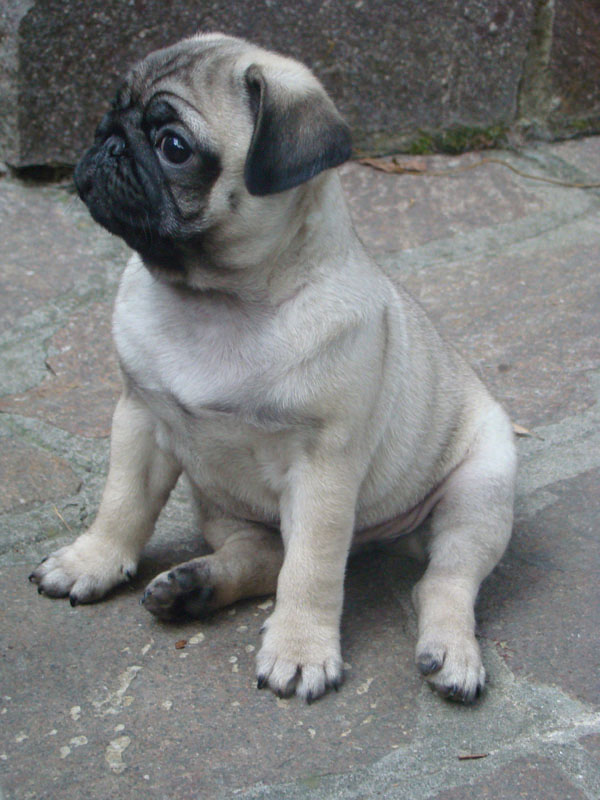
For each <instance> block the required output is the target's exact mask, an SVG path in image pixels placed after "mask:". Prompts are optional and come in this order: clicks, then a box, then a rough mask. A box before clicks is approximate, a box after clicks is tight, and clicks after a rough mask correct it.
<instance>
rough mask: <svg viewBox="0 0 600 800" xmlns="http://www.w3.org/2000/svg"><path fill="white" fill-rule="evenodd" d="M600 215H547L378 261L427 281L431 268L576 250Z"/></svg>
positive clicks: (593, 209) (590, 210)
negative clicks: (569, 248) (557, 249)
mask: <svg viewBox="0 0 600 800" xmlns="http://www.w3.org/2000/svg"><path fill="white" fill-rule="evenodd" d="M599 215H600V205H594V206H588V207H586V208H584V209H582V210H581V211H580V212H578V213H577V214H573V213H572V212H569V213H567V212H565V211H563V210H555V211H543V212H540V213H538V214H532V215H529V216H528V217H526V218H525V219H522V220H517V221H513V222H504V223H500V224H498V225H493V226H489V227H486V228H479V229H478V230H477V231H473V232H471V233H459V234H456V235H455V236H452V237H448V238H445V239H435V240H434V241H432V242H427V243H426V244H423V245H421V246H419V247H414V248H408V249H406V250H397V251H392V252H389V253H385V254H381V255H378V256H377V261H378V262H379V263H380V264H383V265H387V266H389V267H393V268H395V269H399V270H400V274H401V275H407V274H418V275H423V276H424V277H426V271H427V269H429V268H431V267H437V266H442V265H446V266H448V267H451V266H456V265H461V266H465V265H466V264H468V262H469V261H473V260H480V259H484V258H494V257H496V256H499V255H502V256H503V257H505V258H507V257H513V258H514V257H518V256H521V257H524V256H531V255H535V254H536V253H537V252H544V251H546V250H548V249H549V248H550V249H552V248H553V247H555V246H556V245H557V244H560V245H561V246H563V247H564V246H572V247H576V246H577V245H579V244H581V242H582V241H585V238H584V237H585V236H587V237H588V239H589V238H590V235H591V236H592V237H593V236H594V235H595V233H596V231H597V229H598V220H597V217H598V216H599ZM548 240H550V241H548ZM592 240H593V239H592Z"/></svg>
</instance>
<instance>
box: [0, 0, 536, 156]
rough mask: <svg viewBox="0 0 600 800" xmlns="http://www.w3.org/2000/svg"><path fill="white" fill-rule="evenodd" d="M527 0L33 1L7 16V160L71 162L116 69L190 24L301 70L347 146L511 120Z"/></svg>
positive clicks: (523, 46) (100, 108)
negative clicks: (15, 22) (311, 75)
mask: <svg viewBox="0 0 600 800" xmlns="http://www.w3.org/2000/svg"><path fill="white" fill-rule="evenodd" d="M532 8H533V0H524V1H523V2H521V3H518V4H514V3H511V2H509V0H494V2H484V1H483V0H469V2H468V3H465V2H463V0H443V1H442V2H439V0H438V1H436V2H432V0H429V2H416V0H415V1H414V2H410V3H371V2H363V1H362V0H359V1H357V2H352V3H347V2H343V0H331V2H327V3H323V2H321V0H303V2H301V3H291V2H290V3H273V2H271V0H259V2H256V3H253V4H252V6H251V7H250V6H248V5H247V4H245V3H230V2H225V0H204V2H202V3H198V2H193V3H191V2H185V3H178V4H177V5H176V10H175V7H174V6H173V5H171V4H169V6H167V7H165V4H164V3H163V2H157V0H135V2H128V3H123V2H109V3H107V2H106V0H90V2H86V3H85V4H82V3H78V2H75V1H74V0H69V2H64V0H37V2H34V3H33V5H32V7H31V8H30V9H29V10H28V11H27V13H26V14H24V16H23V17H22V19H21V21H20V26H19V30H18V50H19V74H18V85H19V100H18V102H19V125H18V127H19V131H20V134H21V137H20V144H19V150H18V153H17V154H13V155H7V156H5V158H7V159H9V160H10V163H11V164H14V165H16V166H25V165H31V164H47V163H67V164H72V163H74V162H75V160H76V159H77V157H78V155H80V154H81V152H82V150H83V149H84V148H85V146H87V144H88V143H89V141H90V139H91V136H92V132H93V129H94V126H95V125H96V123H97V122H98V120H99V118H100V116H101V114H102V113H103V110H104V109H105V108H106V107H107V104H108V102H109V100H110V98H111V96H112V93H113V92H114V90H115V89H116V87H117V85H118V81H119V76H120V75H121V74H122V73H123V71H124V69H125V68H126V67H127V66H128V65H130V64H132V63H133V62H135V61H137V60H138V59H139V58H140V57H142V56H144V55H145V54H146V53H148V52H149V51H150V50H153V49H155V48H158V47H164V46H165V45H167V44H171V43H173V42H174V41H176V40H177V39H179V38H181V37H183V36H185V35H190V34H191V33H194V32H196V31H197V30H199V29H200V30H206V31H209V30H223V31H224V32H226V33H231V34H235V35H239V36H244V37H246V38H249V39H251V40H253V41H256V42H257V43H259V44H262V45H265V46H267V47H270V48H272V49H278V50H280V51H281V52H283V53H286V54H288V55H292V56H295V57H297V58H300V59H301V60H303V61H305V62H306V63H307V64H308V65H309V66H311V67H312V68H314V70H315V71H316V73H317V75H318V76H319V77H320V78H321V79H322V80H323V82H324V83H325V85H326V87H327V88H328V89H329V90H330V92H331V93H332V95H333V97H334V99H335V100H336V101H337V103H338V104H339V107H340V109H341V110H342V112H343V113H344V114H345V115H346V116H347V118H348V120H349V121H350V123H351V125H352V127H353V129H354V135H355V141H356V144H357V146H358V147H363V148H364V147H369V148H370V149H373V148H376V149H377V148H382V147H383V148H384V149H387V150H388V151H389V150H390V148H391V146H392V143H393V142H394V141H396V142H398V141H400V139H402V138H403V136H404V135H406V134H409V135H410V136H413V137H414V135H415V133H416V131H417V130H418V129H419V128H433V129H436V128H448V127H450V126H453V125H457V124H460V125H470V126H483V127H487V126H490V125H493V124H498V123H509V122H511V121H512V120H513V119H514V116H515V112H516V106H517V91H518V85H519V78H520V66H521V63H522V61H523V58H524V55H525V49H526V46H527V41H528V37H529V30H530V23H531V18H532Z"/></svg>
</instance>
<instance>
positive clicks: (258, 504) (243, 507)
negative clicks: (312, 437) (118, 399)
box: [142, 392, 308, 522]
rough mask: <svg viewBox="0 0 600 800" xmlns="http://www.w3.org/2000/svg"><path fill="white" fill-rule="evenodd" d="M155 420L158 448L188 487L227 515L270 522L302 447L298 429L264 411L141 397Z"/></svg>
mask: <svg viewBox="0 0 600 800" xmlns="http://www.w3.org/2000/svg"><path fill="white" fill-rule="evenodd" d="M142 395H143V396H144V399H145V401H146V404H147V405H148V406H149V407H150V408H151V410H152V411H153V413H154V415H155V418H156V419H157V422H158V425H157V439H158V443H159V446H161V447H162V448H163V449H165V450H167V451H171V452H174V453H175V455H176V457H177V459H178V461H179V462H180V463H181V465H182V467H183V468H184V470H185V472H186V473H187V475H188V477H189V478H190V480H191V481H192V483H193V484H194V485H195V486H196V487H197V488H198V489H200V490H201V492H203V493H205V494H206V495H207V496H209V497H210V498H211V499H212V500H213V501H214V502H217V503H218V504H220V505H221V506H223V507H225V508H228V509H230V510H231V511H232V512H233V513H236V514H240V515H245V516H248V517H254V518H260V519H262V520H263V521H265V522H272V521H275V520H276V519H277V517H278V513H279V498H280V495H281V493H282V491H283V490H284V488H285V486H286V482H287V478H288V474H289V472H290V469H291V467H292V465H293V464H294V462H295V461H296V460H297V459H298V457H299V456H300V454H301V453H302V452H303V451H304V450H305V448H306V447H307V445H308V441H307V439H308V436H307V435H305V434H304V433H303V432H302V429H301V428H300V429H299V428H298V427H296V426H293V425H286V424H285V423H284V420H283V419H282V418H278V417H275V416H273V412H272V410H269V409H268V408H262V409H261V408H260V407H258V408H256V409H254V410H252V411H249V410H248V409H243V408H241V407H236V406H235V405H230V406H229V407H225V406H222V407H217V406H209V405H206V406H202V405H196V406H194V407H193V408H184V407H183V406H182V404H181V403H180V401H179V400H178V399H177V398H175V397H174V396H172V395H171V396H168V395H164V394H163V395H156V394H155V393H153V392H142Z"/></svg>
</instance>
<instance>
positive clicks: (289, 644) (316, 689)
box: [256, 610, 343, 703]
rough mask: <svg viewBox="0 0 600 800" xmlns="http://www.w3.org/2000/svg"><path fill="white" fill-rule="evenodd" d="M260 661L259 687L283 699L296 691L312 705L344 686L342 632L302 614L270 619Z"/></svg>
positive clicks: (257, 665)
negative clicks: (317, 622) (341, 651)
mask: <svg viewBox="0 0 600 800" xmlns="http://www.w3.org/2000/svg"><path fill="white" fill-rule="evenodd" d="M263 630H264V639H263V645H262V647H261V649H260V651H259V653H258V656H257V658H256V675H257V679H258V682H257V686H258V688H259V689H262V688H264V687H267V686H268V687H269V688H270V689H272V691H274V692H275V694H277V695H279V696H280V697H287V696H289V695H291V694H294V692H295V693H296V694H297V695H298V696H299V697H302V698H303V699H304V700H306V702H307V703H311V702H312V701H313V700H316V699H317V698H318V697H320V696H321V695H322V694H324V693H325V692H326V691H327V689H328V688H330V687H331V688H334V689H335V690H336V691H337V689H338V688H339V686H340V685H341V683H342V678H343V673H342V657H341V653H340V638H339V629H338V627H337V626H332V627H329V626H323V625H318V624H315V623H314V622H312V621H311V620H309V619H306V618H305V617H303V615H302V614H300V613H294V614H291V615H285V616H284V615H283V614H279V615H278V613H277V610H275V612H274V613H273V614H272V615H271V617H269V619H268V620H267V622H266V623H265V626H264V628H263Z"/></svg>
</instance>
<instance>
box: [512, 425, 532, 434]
mask: <svg viewBox="0 0 600 800" xmlns="http://www.w3.org/2000/svg"><path fill="white" fill-rule="evenodd" d="M513 431H514V432H515V433H516V434H517V436H533V433H532V432H531V431H530V430H529V429H528V428H524V427H523V426H522V425H519V423H518V422H513Z"/></svg>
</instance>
